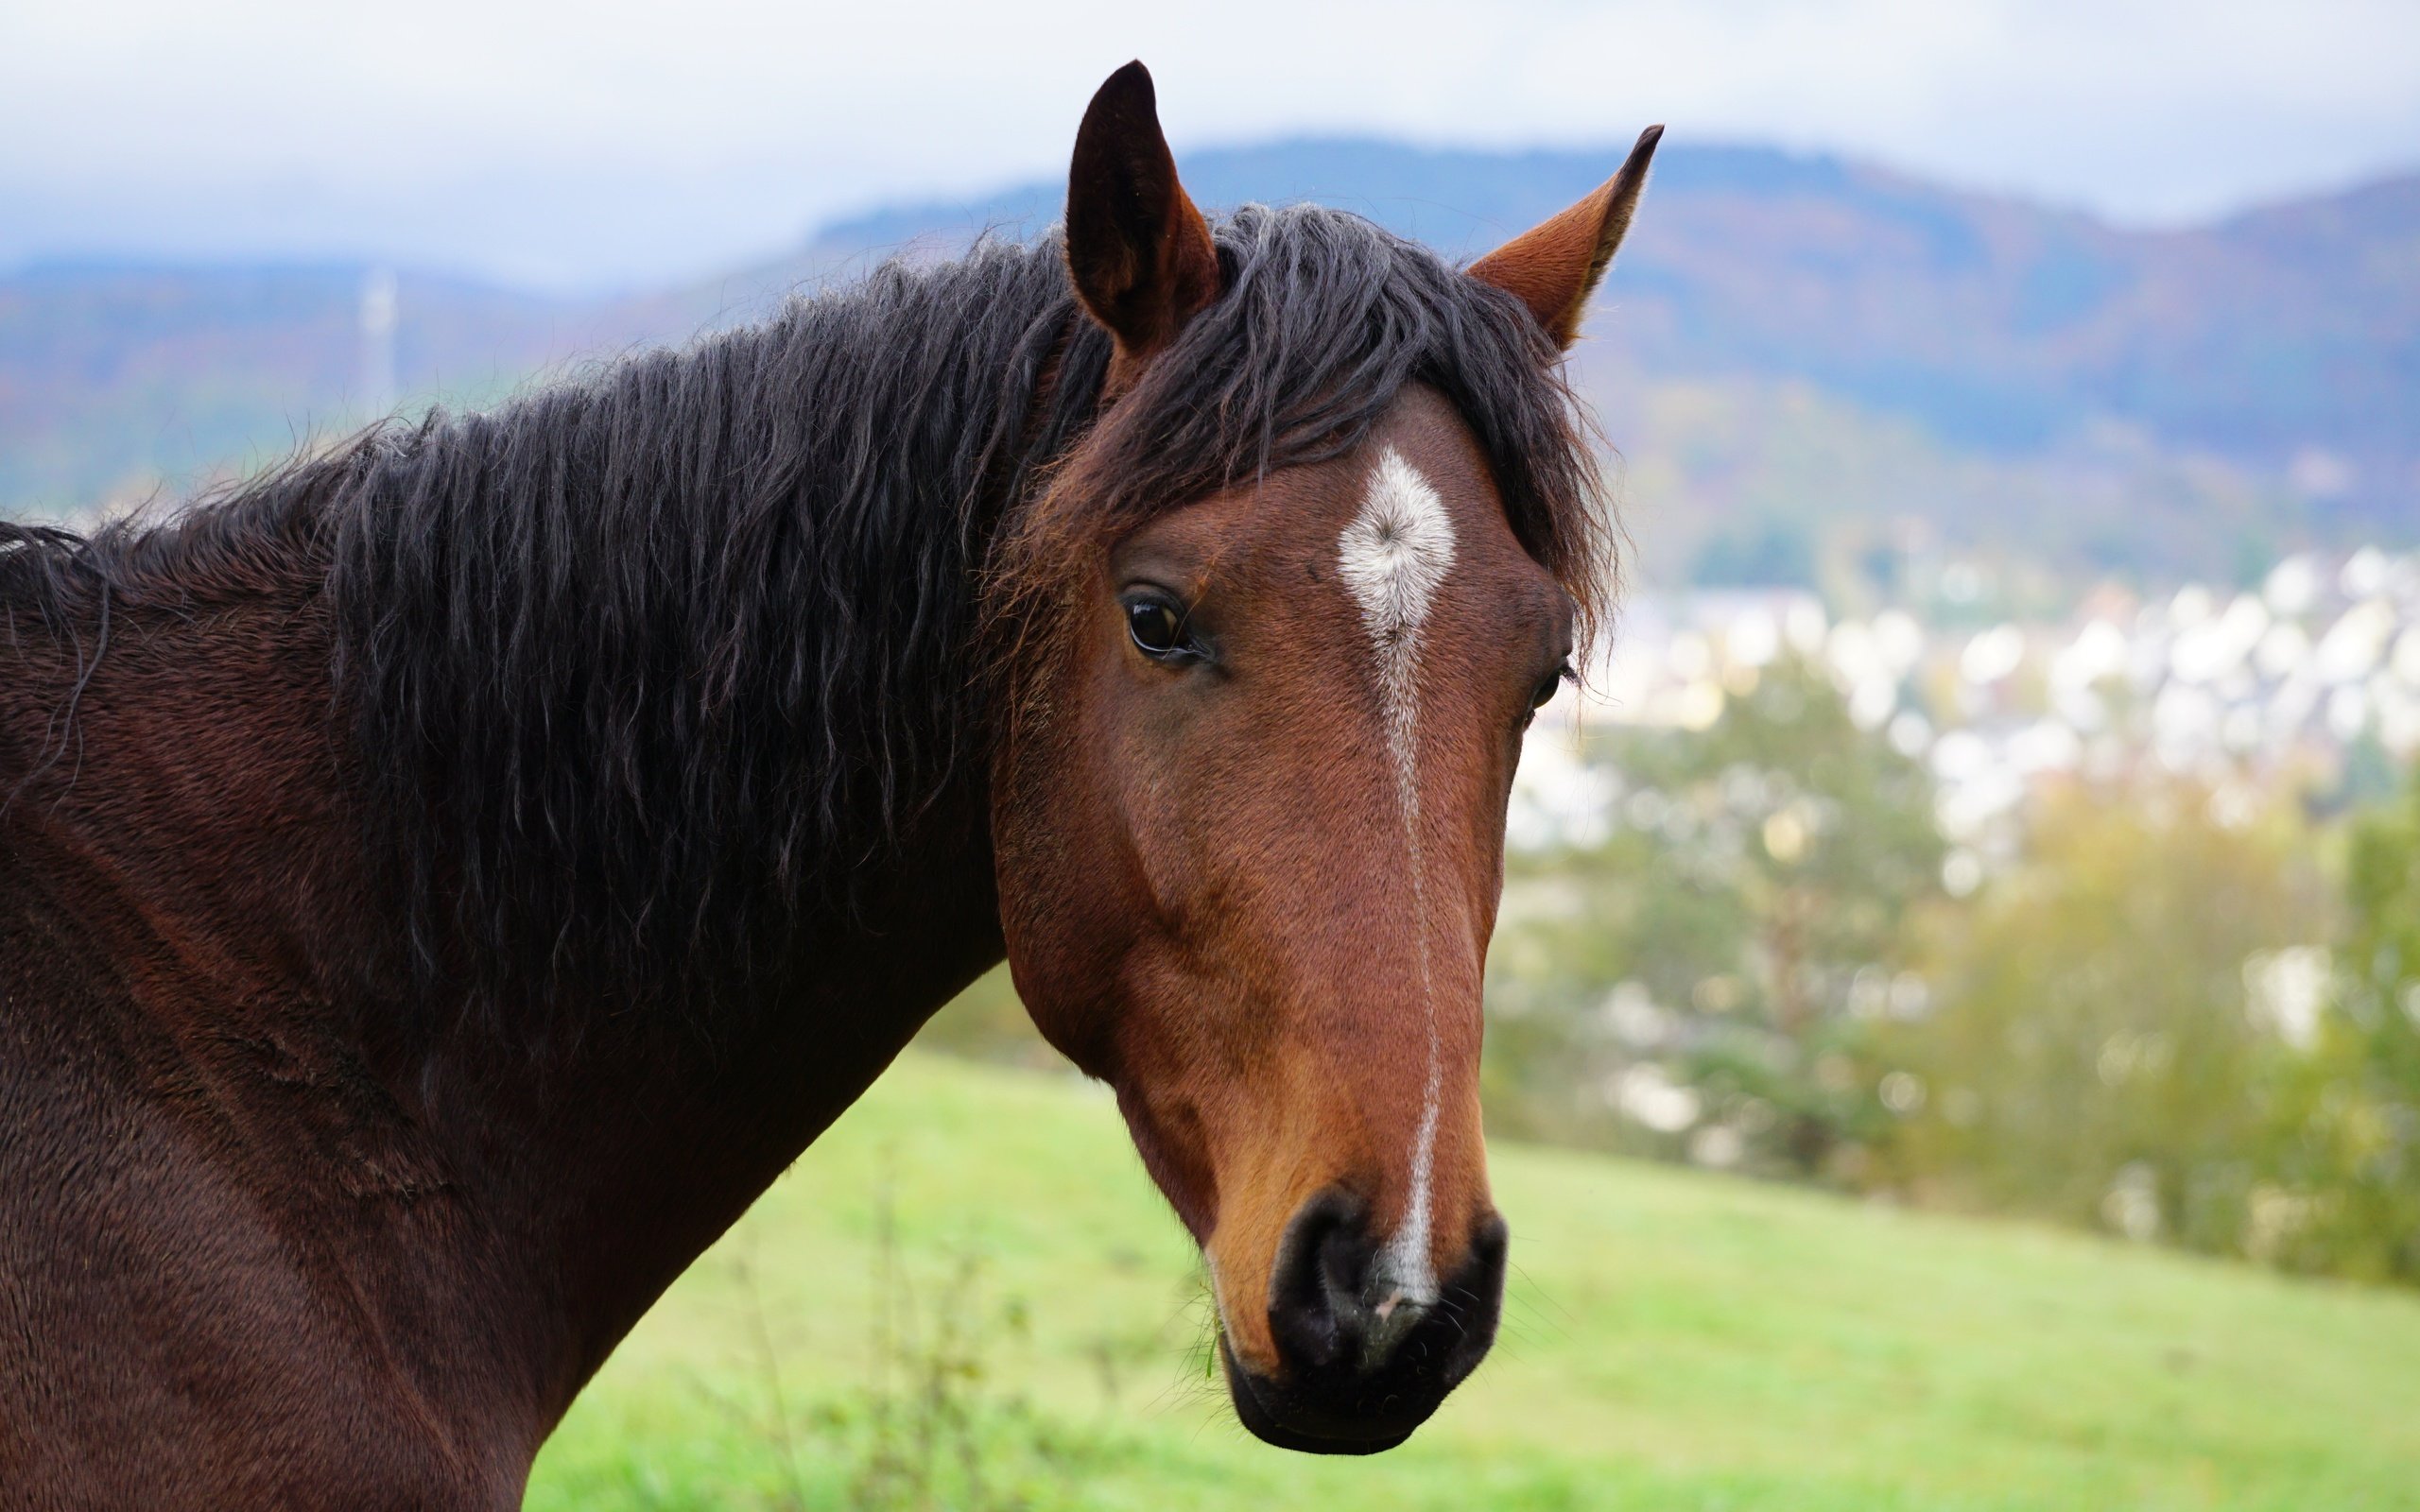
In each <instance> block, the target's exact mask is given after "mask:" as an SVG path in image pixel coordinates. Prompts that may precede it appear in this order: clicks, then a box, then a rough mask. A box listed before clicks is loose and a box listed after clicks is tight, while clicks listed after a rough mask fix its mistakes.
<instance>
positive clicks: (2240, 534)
mask: <svg viewBox="0 0 2420 1512" xmlns="http://www.w3.org/2000/svg"><path fill="white" fill-rule="evenodd" d="M1618 157H1619V151H1618V149H1616V148H1611V147H1609V148H1606V149H1604V150H1594V151H1586V152H1561V151H1558V152H1529V153H1481V152H1468V151H1443V150H1426V149H1421V148H1417V147H1411V146H1402V145H1397V144H1391V143H1381V142H1357V141H1312V142H1296V143H1288V144H1280V145H1276V146H1264V147H1254V148H1236V149H1226V150H1219V151H1210V152H1202V153H1196V154H1188V155H1187V156H1186V158H1185V161H1184V171H1185V176H1186V180H1187V182H1188V184H1189V185H1190V186H1191V187H1192V188H1193V190H1194V192H1195V195H1196V197H1197V198H1199V199H1201V201H1202V202H1203V203H1205V204H1208V205H1213V206H1219V205H1228V204H1234V203H1237V202H1240V201H1243V200H1246V199H1260V200H1266V201H1273V202H1284V201H1288V200H1293V199H1303V198H1309V199H1318V200H1321V201H1323V202H1327V203H1333V204H1338V205H1341V206H1344V207H1346V208H1350V209H1353V210H1356V211H1358V212H1360V213H1362V214H1365V215H1371V216H1372V217H1373V218H1374V219H1377V220H1379V221H1381V222H1383V223H1385V224H1387V225H1389V226H1391V227H1393V228H1395V229H1397V230H1399V231H1402V232H1407V233H1409V234H1413V235H1417V236H1420V237H1422V238H1424V239H1426V240H1427V241H1429V242H1430V243H1431V244H1432V245H1435V246H1437V247H1439V248H1441V249H1444V250H1445V251H1447V252H1449V253H1452V254H1455V255H1467V254H1470V253H1474V252H1477V251H1478V250H1482V249H1485V248H1486V247H1488V246H1491V245H1493V244H1495V242H1497V241H1499V240H1501V239H1502V238H1503V237H1504V236H1506V235H1509V234H1511V233H1512V232H1516V231H1518V230H1520V229H1521V228H1523V227H1526V226H1528V225H1530V224H1531V223H1533V222H1534V221H1536V220H1538V219H1539V218H1541V217H1543V216H1544V215H1548V214H1550V213H1552V212H1553V211H1554V210H1557V209H1559V208H1561V207H1562V206H1563V205H1564V204H1566V203H1568V202H1569V201H1570V200H1572V199H1573V198H1577V197H1578V196H1580V195H1581V194H1583V193H1585V192H1586V191H1587V190H1588V189H1590V188H1592V187H1593V186H1594V185H1595V184H1596V183H1597V182H1599V180H1601V179H1602V178H1603V176H1604V175H1605V174H1606V173H1607V172H1608V171H1610V169H1611V167H1612V165H1613V164H1614V163H1616V161H1617V160H1618ZM1059 197H1060V190H1059V186H1058V185H1057V184H1055V183H1035V184H1029V185H1024V186H1016V187H1011V188H1009V189H1005V190H1003V191H1001V192H1000V193H998V194H995V195H991V196H987V197H983V198H980V199H977V200H972V201H965V202H953V203H932V204H920V205H906V206H900V207H895V208H892V209H890V210H886V211H884V212H881V213H879V214H876V215H869V216H865V217H862V218H859V219H856V220H853V221H849V222H846V223H843V224H839V225H836V226H833V227H830V228H828V229H827V230H826V231H824V232H822V233H821V235H819V236H818V237H817V238H816V239H815V241H814V242H813V243H812V245H810V246H807V247H805V248H803V249H801V250H800V252H799V253H798V254H797V255H796V256H794V257H791V258H787V259H784V260H782V261H780V262H778V263H775V264H771V265H769V266H762V267H756V268H751V269H745V270H741V271H739V272H735V273H734V274H732V275H730V276H728V277H724V278H720V279H716V280H713V281H709V282H706V283H700V284H698V285H695V286H692V287H689V288H684V289H676V290H668V291H665V292H663V293H661V294H658V295H653V296H649V297H647V298H643V299H626V300H617V301H591V302H584V303H575V302H568V301H555V300H548V299H543V298H540V297H536V296H532V295H527V294H522V293H516V292H512V291H507V290H498V289H493V288H486V287H480V286H477V285H474V284H469V283H461V282H459V281H453V280H446V279H441V278H434V277H428V276H418V275H413V274H410V273H408V272H407V273H406V274H405V276H404V277H403V279H402V284H401V309H402V321H401V325H400V328H399V330H398V332H397V335H396V338H395V348H394V361H393V369H394V372H395V375H396V378H397V380H398V383H399V387H400V391H401V392H402V393H403V394H404V395H406V397H407V399H412V400H415V401H417V400H424V399H425V398H427V397H429V396H432V395H442V396H444V397H446V398H447V399H448V400H450V401H452V402H455V403H470V404H477V403H484V402H489V401H492V400H493V399H494V398H495V397H496V396H498V395H500V394H502V393H504V392H507V391H509V390H510V388H511V387H513V386H514V385H516V384H517V383H520V382H523V381H525V380H526V379H527V376H528V375H530V374H531V373H533V372H538V371H542V370H544V369H550V368H553V367H556V366H559V365H561V364H562V363H564V362H566V361H569V360H572V359H574V358H578V357H583V356H593V355H599V354H607V355H610V354H611V353H612V352H616V351H620V350H623V349H625V348H627V347H628V346H630V345H632V344H634V343H644V342H653V341H664V340H677V339H681V338H683V337H685V336H687V335H692V334H694V333H696V332H698V331H700V330H701V329H705V328H709V327H711V326H714V325H717V324H719V323H723V322H727V321H730V320H735V319H741V318H747V317H749V316H751V315H752V314H755V313H757V312H760V311H762V310H763V309H765V308H767V307H768V306H769V303H770V302H771V301H773V300H775V299H777V298H778V297H780V295H781V294H783V293H784V292H786V291H787V290H789V289H791V288H794V287H801V286H806V287H812V286H814V285H816V284H818V283H821V282H822V281H824V280H826V279H828V278H831V277H834V276H836V275H840V276H845V275H846V274H847V273H849V272H850V271H852V270H855V269H862V268H863V267H864V266H868V265H870V263H871V262H873V260H875V259H877V258H878V257H880V256H882V255H885V254H887V253H889V252H891V251H896V250H901V249H911V248H921V249H925V251H926V252H927V253H930V252H933V251H936V250H946V249H949V248H950V247H952V246H954V245H957V244H959V243H961V242H962V241H963V240H964V239H965V238H966V237H968V236H970V235H972V234H973V233H974V232H977V230H980V229H984V228H987V227H988V228H991V229H994V230H995V231H998V232H1002V233H1006V234H1017V235H1022V234H1030V233H1031V232H1035V231H1038V230H1039V229H1040V228H1041V227H1042V226H1044V225H1046V223H1047V222H1048V221H1049V220H1051V219H1052V218H1054V217H1055V215H1056V214H1057V211H1058V204H1059ZM364 273H365V270H364V269H361V268H359V267H343V266H296V267H252V268H156V267H153V268H147V267H134V266H81V265H68V266H46V267H40V268H35V269H30V270H27V271H25V272H21V273H18V274H15V275H11V276H8V277H5V278H0V508H13V509H19V510H23V509H27V508H34V507H45V508H47V509H49V510H52V511H60V510H66V509H73V508H78V507H85V506H89V505H90V504H92V503H94V502H95V501H97V500H100V499H104V498H108V497H112V496H122V495H124V494H126V493H128V492H130V491H140V490H144V489H147V488H149V487H153V486H155V481H156V480H163V479H164V480H166V481H167V483H168V484H169V485H170V486H171V487H173V488H182V487H185V486H189V485H190V484H191V483H192V482H193V481H194V480H195V479H197V478H199V477H201V476H205V475H207V474H208V473H210V472H212V471H214V470H216V469H219V468H223V467H225V466H227V465H229V464H233V465H234V466H237V467H242V466H248V465H251V464H255V463H257V462H259V461H261V460H264V459H267V458H268V457H271V456H274V455H281V454H283V453H284V452H285V451H286V450H287V449H288V448H289V447H290V446H291V445H292V444H293V442H294V440H295V439H296V438H297V437H298V436H300V435H302V434H304V433H306V432H315V433H318V434H320V435H325V434H328V433H330V432H334V431H340V430H342V429H344V428H346V427H348V426H350V425H352V424H353V423H355V422H356V421H357V420H358V418H359V415H360V412H361V407H362V404H363V401H364V398H365V387H366V386H365V381H364V355H363V350H362V337H361V335H360V332H359V329H358V323H357V307H358V301H359V293H360V288H361V284H362V280H363V277H364ZM1608 295H1609V297H1608V298H1607V299H1606V300H1605V301H1604V302H1603V304H1602V306H1601V307H1600V310H1599V316H1598V318H1597V320H1596V321H1595V323H1594V325H1593V327H1592V335H1594V336H1595V337H1596V338H1597V339H1596V340H1594V341H1592V342H1591V343H1590V344H1589V345H1588V347H1587V348H1585V349H1584V351H1583V357H1582V375H1583V379H1584V381H1585V383H1586V385H1587V386H1588V387H1590V388H1591V389H1592V390H1593V392H1594V394H1595V396H1596V397H1597V398H1598V400H1599V404H1600V407H1601V408H1602V409H1603V410H1604V412H1605V415H1606V419H1607V423H1608V430H1609V432H1610V434H1612V435H1613V437H1614V438H1615V439H1616V441H1617V442H1618V443H1620V444H1621V445H1622V447H1623V449H1624V451H1625V453H1626V454H1627V455H1628V456H1629V458H1630V460H1631V463H1632V476H1633V479H1634V489H1633V502H1632V518H1633V522H1634V527H1635V528H1637V529H1638V530H1639V531H1640V532H1641V534H1642V536H1643V537H1644V538H1647V539H1650V540H1651V541H1653V542H1655V543H1656V544H1657V545H1658V546H1659V547H1661V548H1663V549H1665V550H1666V551H1667V555H1668V561H1667V564H1666V569H1667V572H1668V573H1669V572H1670V571H1671V570H1673V569H1674V568H1676V567H1678V566H1679V565H1680V564H1682V563H1683V562H1685V561H1687V560H1697V559H1703V558H1705V554H1706V548H1707V547H1708V544H1709V541H1711V539H1712V534H1720V533H1723V532H1730V533H1733V534H1743V535H1745V536H1752V537H1753V536H1755V535H1757V534H1758V533H1760V532H1762V533H1767V534H1770V533H1771V532H1772V531H1774V530H1780V531H1783V532H1786V533H1792V534H1795V535H1798V536H1803V537H1806V538H1809V539H1820V538H1824V537H1825V536H1827V535H1828V534H1831V533H1833V532H1834V531H1835V527H1836V526H1837V525H1839V524H1840V523H1841V521H1842V520H1843V519H1847V520H1851V521H1864V522H1866V523H1867V524H1869V525H1870V526H1871V527H1872V528H1871V529H1867V530H1865V531H1864V535H1865V536H1868V537H1870V536H1872V535H1873V534H1874V533H1875V532H1876V531H1878V530H1880V529H1881V524H1880V523H1881V522H1885V521H1891V520H1904V519H1910V518H1911V519H1914V520H1917V521H1920V522H1925V523H1926V524H1927V526H1928V527H1929V528H1931V529H1933V530H1935V531H1936V532H1937V533H1938V535H1939V537H1940V539H1942V540H1943V541H1947V542H1949V543H1951V544H1967V545H1973V546H1979V547H1992V546H1997V545H2022V546H2025V547H2027V548H2029V549H2034V550H2039V551H2044V552H2047V553H2048V554H2049V555H2051V556H2053V557H2058V558H2067V559H2072V560H2075V561H2081V562H2083V563H2087V564H2092V565H2098V566H2101V567H2115V568H2119V569H2123V570H2143V571H2151V572H2169V571H2187V570H2190V571H2197V572H2204V573H2206V572H2212V571H2221V570H2223V569H2224V568H2225V567H2226V565H2227V564H2228V563H2229V562H2231V561H2234V560H2235V559H2237V558H2240V557H2243V556H2245V555H2246V554H2248V553H2255V554H2256V553H2257V552H2258V551H2260V550H2263V549H2266V548H2268V547H2271V546H2273V545H2276V544H2282V543H2285V542H2288V541H2298V540H2302V539H2306V538H2309V537H2318V538H2322V539H2337V540H2344V539H2355V538H2377V539H2383V540H2392V541H2411V540H2412V539H2414V537H2415V535H2416V534H2420V507H2415V505H2420V425H2415V424H2413V423H2411V418H2412V417H2414V416H2420V176H2415V177H2410V178H2404V179H2398V180H2390V181H2387V182H2383V183H2378V184H2373V185H2371V186H2368V187H2366V188H2362V189H2359V190H2355V191H2352V192H2349V193H2346V194H2342V195H2334V196H2328V197H2324V198H2313V199H2308V200H2304V201H2299V202H2296V203H2292V204H2287V205H2280V206H2275V207H2272V208H2270V209H2266V210H2262V211H2259V212H2257V213H2255V214H2251V215H2242V216H2239V217H2237V218H2235V219H2233V220H2229V221H2227V222H2224V223H2222V224H2219V225H2214V226H2209V227H2204V228H2199V229H2194V230H2189V231H2181V232H2129V231H2122V230H2118V229H2114V228H2111V227H2108V226H2106V225H2103V224H2101V223H2100V222H2097V221H2095V220H2093V219H2091V218H2089V217H2087V216H2083V215H2076V214H2072V213H2066V212H2061V211H2055V210H2048V209H2044V208H2042V207H2039V206H2034V205H2030V204H2025V203H2021V202H2017V201H2014V200H2008V199H2002V198H1989V197H1982V196H1976V195H1969V194H1962V193H1959V192H1955V191H1952V190H1948V189H1944V188H1940V187H1937V186H1933V185H1928V184H1925V183H1921V182H1917V181H1915V180H1910V179H1907V178H1904V177H1901V176H1898V175H1894V174H1892V173H1888V172H1885V171H1883V170H1880V169H1876V168H1872V167H1867V166H1863V165H1859V164H1857V163H1846V162H1842V161H1840V160H1837V159H1832V158H1824V157H1801V156H1793V155H1790V154H1788V153H1784V152H1779V151H1774V150H1771V149H1767V148H1759V147H1731V146H1687V145H1678V146H1668V147H1667V148H1666V150H1665V152H1664V154H1663V155H1662V157H1661V159H1660V161H1659V169H1658V174H1657V178H1656V181H1655V183H1654V185H1653V187H1652V188H1651V190H1650V191H1649V199H1648V205H1647V208H1646V210H1645V211H1644V212H1643V213H1642V215H1641V217H1640V221H1639V225H1638V228H1637V231H1636V232H1635V233H1634V237H1633V240H1632V243H1631V246H1630V248H1629V249H1627V250H1626V251H1625V253H1624V256H1623V259H1622V262H1621V264H1620V265H1619V266H1618V267H1617V268H1616V274H1615V277H1614V280H1613V283H1612V284H1611V286H1610V288H1609V291H1608ZM1691 396H1695V397H1691ZM1810 414H1820V415H1821V416H1822V417H1823V419H1822V421H1821V424H1822V427H1823V433H1822V434H1821V435H1820V436H1809V435H1807V434H1806V430H1807V425H1806V423H1803V422H1802V421H1804V417H1806V416H1807V415H1810ZM1792 416H1797V417H1800V418H1801V419H1800V420H1799V421H1793V420H1791V419H1790V417H1792ZM1793 427H1795V434H1794V438H1793V437H1786V436H1784V435H1783V434H1781V433H1782V432H1789V431H1792V428H1793ZM1649 480H1654V483H1655V488H1656V489H1657V490H1658V496H1657V497H1653V498H1650V497H1646V496H1643V495H1641V494H1640V493H1639V491H1638V486H1639V485H1641V484H1643V483H1645V482H1647V481H1649ZM2145 501H2148V502H2145ZM2011 511H2014V512H2016V514H2017V515H2019V516H2020V518H2009V517H2008V516H2009V513H2010V512H2011ZM1710 533H1712V534H1710ZM1852 534H1853V535H1854V534H1857V532H1852ZM1860 539H1862V538H1860ZM1717 555H1720V554H1719V553H1718V554H1717ZM1733 555H1734V556H1735V557H1736V556H1737V553H1736V552H1735V553H1734V554H1733ZM1750 555H1751V556H1754V555H1755V553H1753V552H1752V553H1750ZM1768 555H1771V554H1768ZM1797 555H1799V556H1805V555H1806V553H1804V552H1801V553H1798V554H1797ZM1791 557H1792V553H1790V552H1788V551H1785V552H1783V553H1781V554H1780V558H1781V559H1789V558H1791Z"/></svg>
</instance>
